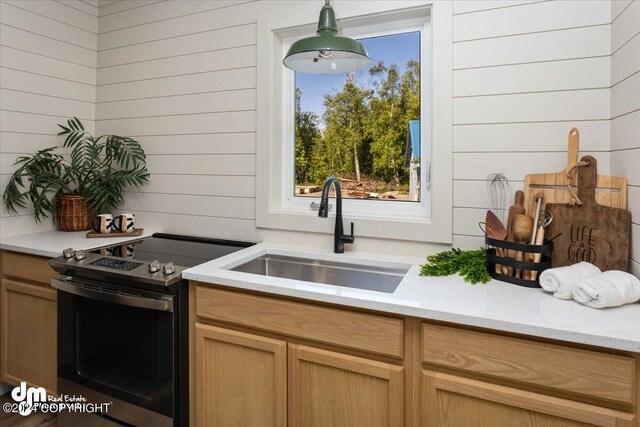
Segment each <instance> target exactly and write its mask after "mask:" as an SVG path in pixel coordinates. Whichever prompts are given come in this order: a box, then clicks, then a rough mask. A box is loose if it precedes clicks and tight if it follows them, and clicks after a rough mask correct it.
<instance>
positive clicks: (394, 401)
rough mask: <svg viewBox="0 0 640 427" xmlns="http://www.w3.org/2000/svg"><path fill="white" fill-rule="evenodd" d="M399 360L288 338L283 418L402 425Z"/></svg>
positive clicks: (367, 426)
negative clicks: (286, 403) (286, 414)
mask: <svg viewBox="0 0 640 427" xmlns="http://www.w3.org/2000/svg"><path fill="white" fill-rule="evenodd" d="M403 415H404V372H403V368H402V367H400V366H395V365H391V364H388V363H383V362H378V361H374V360H369V359H364V358H361V357H354V356H350V355H345V354H341V353H335V352H331V351H326V350H320V349H317V348H313V347H308V346H303V345H294V344H289V424H290V425H292V426H305V427H306V426H309V427H315V426H317V427H329V426H352V427H357V426H362V427H377V426H380V427H382V426H398V427H399V426H402V425H403V424H404V416H403Z"/></svg>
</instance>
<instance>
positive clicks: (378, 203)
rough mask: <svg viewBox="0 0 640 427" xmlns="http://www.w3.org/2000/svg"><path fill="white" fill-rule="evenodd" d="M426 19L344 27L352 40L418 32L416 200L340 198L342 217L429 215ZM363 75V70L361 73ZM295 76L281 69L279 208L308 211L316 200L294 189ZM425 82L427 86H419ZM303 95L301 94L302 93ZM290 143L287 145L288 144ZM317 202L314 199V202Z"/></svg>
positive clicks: (288, 41) (285, 43)
mask: <svg viewBox="0 0 640 427" xmlns="http://www.w3.org/2000/svg"><path fill="white" fill-rule="evenodd" d="M428 18H429V17H428V16H425V17H420V18H414V19H408V20H402V21H399V20H396V21H393V22H389V23H386V25H385V26H384V27H385V28H380V27H381V26H380V25H376V26H375V28H372V27H373V26H362V27H357V28H347V29H345V30H344V31H343V34H344V35H345V36H347V37H352V38H370V37H380V36H391V35H396V34H403V33H411V32H419V33H420V100H421V103H420V166H421V170H422V173H421V176H420V201H401V200H394V201H390V200H362V199H347V198H344V197H343V205H342V208H343V214H344V215H350V216H352V217H355V218H363V217H370V218H381V219H396V220H397V219H405V220H420V219H421V218H430V216H431V189H430V185H428V184H429V183H428V182H427V181H428V178H429V168H430V165H431V161H430V158H431V140H430V139H431V134H430V133H429V132H427V129H430V128H431V125H432V123H431V111H430V110H431V103H429V102H423V101H424V100H427V99H431V84H430V83H431V80H430V79H429V80H428V81H427V78H426V76H427V75H428V74H429V73H427V71H429V70H427V69H426V67H422V64H423V63H424V62H423V59H424V58H425V57H426V56H428V55H425V52H424V49H423V48H422V46H431V22H430V21H429V19H428ZM301 37H303V36H298V37H294V38H289V39H285V40H283V41H282V46H283V50H284V51H285V52H286V51H287V50H288V49H289V47H290V46H291V44H292V43H293V42H295V41H296V40H298V39H300V38H301ZM363 72H365V73H366V72H367V70H363ZM294 76H295V73H294V72H293V71H291V70H289V69H287V68H285V67H283V72H282V87H283V117H282V120H283V125H282V141H283V150H282V155H283V158H282V165H283V168H282V173H283V180H282V185H283V188H282V190H281V198H282V201H281V203H282V207H283V208H284V209H291V210H298V211H301V212H302V211H305V210H309V208H310V204H311V203H312V202H313V201H315V202H319V200H320V198H319V197H317V198H313V197H303V196H296V195H295V194H294V190H295V123H294V108H295V102H294V93H295V78H294ZM423 83H427V84H423ZM303 96H304V94H303ZM290 143H291V145H290ZM316 199H317V200H316Z"/></svg>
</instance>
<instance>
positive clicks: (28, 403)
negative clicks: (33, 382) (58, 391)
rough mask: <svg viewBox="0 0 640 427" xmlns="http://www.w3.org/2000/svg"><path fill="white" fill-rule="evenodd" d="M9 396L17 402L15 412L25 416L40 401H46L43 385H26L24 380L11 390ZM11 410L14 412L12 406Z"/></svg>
mask: <svg viewBox="0 0 640 427" xmlns="http://www.w3.org/2000/svg"><path fill="white" fill-rule="evenodd" d="M11 398H12V399H13V401H14V402H16V404H17V412H18V413H19V414H20V415H24V416H27V415H29V414H31V412H33V411H34V409H35V408H36V407H37V406H38V404H40V403H46V402H47V392H46V390H45V389H44V388H43V387H27V383H25V382H24V381H23V382H21V383H20V385H19V386H18V387H16V388H14V389H13V390H11ZM9 409H12V410H11V411H5V412H15V409H14V408H9Z"/></svg>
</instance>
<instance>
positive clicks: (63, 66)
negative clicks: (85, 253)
mask: <svg viewBox="0 0 640 427" xmlns="http://www.w3.org/2000/svg"><path fill="white" fill-rule="evenodd" d="M97 33H98V3H97V0H64V1H20V0H2V1H1V2H0V58H2V61H1V64H0V66H1V67H0V113H1V114H0V189H1V191H4V188H5V186H6V184H7V182H8V179H9V176H10V174H11V173H12V172H13V170H14V168H13V167H12V165H13V162H14V161H15V159H16V158H17V157H18V156H19V155H20V154H24V153H32V152H34V151H35V150H39V149H43V148H46V147H50V146H53V145H56V144H58V143H59V141H60V140H59V138H57V137H56V134H57V132H58V127H57V126H56V124H57V123H62V122H64V121H65V120H66V119H67V118H68V117H70V116H73V115H76V116H77V117H78V118H80V119H82V120H83V122H84V123H85V125H86V127H87V128H88V129H90V130H92V129H93V127H94V119H95V83H96V61H97V55H98V54H97V50H98V49H97V40H98V35H97ZM52 227H53V226H52V224H51V222H49V221H45V222H44V223H41V224H40V225H39V226H36V225H35V223H34V221H33V215H32V213H31V212H30V211H29V210H25V211H23V212H21V213H20V215H19V216H9V215H8V212H7V211H6V209H5V208H4V205H2V207H0V236H2V237H8V236H12V235H17V234H24V233H30V232H35V231H38V230H46V229H50V228H52Z"/></svg>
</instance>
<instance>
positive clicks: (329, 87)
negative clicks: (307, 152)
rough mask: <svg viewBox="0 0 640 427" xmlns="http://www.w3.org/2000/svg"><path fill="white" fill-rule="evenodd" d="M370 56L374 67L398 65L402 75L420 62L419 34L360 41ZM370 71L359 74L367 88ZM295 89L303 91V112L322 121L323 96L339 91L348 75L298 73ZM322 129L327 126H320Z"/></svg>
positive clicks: (359, 78) (360, 80)
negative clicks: (411, 62)
mask: <svg viewBox="0 0 640 427" xmlns="http://www.w3.org/2000/svg"><path fill="white" fill-rule="evenodd" d="M360 42H361V43H362V44H363V45H364V47H365V49H367V52H368V53H369V57H370V58H371V61H372V63H373V64H375V63H376V62H378V61H384V63H385V64H386V65H391V64H397V65H398V69H399V71H400V74H402V73H404V71H405V68H406V67H405V65H406V63H407V61H409V60H410V59H414V60H419V59H420V33H419V32H412V33H404V34H394V35H391V36H382V37H372V38H368V39H361V40H360ZM369 77H370V76H369V70H367V69H364V70H360V71H358V76H357V80H358V83H359V84H360V85H362V84H363V83H364V84H366V83H367V80H368V78H369ZM295 78H296V87H298V88H300V90H301V91H302V102H301V104H302V105H301V108H302V110H303V111H313V112H315V113H316V114H317V115H318V117H320V120H321V121H322V111H323V105H322V104H323V102H324V96H323V95H324V94H325V93H332V92H335V91H336V90H338V89H340V88H341V87H342V85H343V83H344V81H345V79H346V75H345V74H307V73H300V72H296V77H295ZM321 127H322V128H324V125H323V124H322V123H321Z"/></svg>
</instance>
